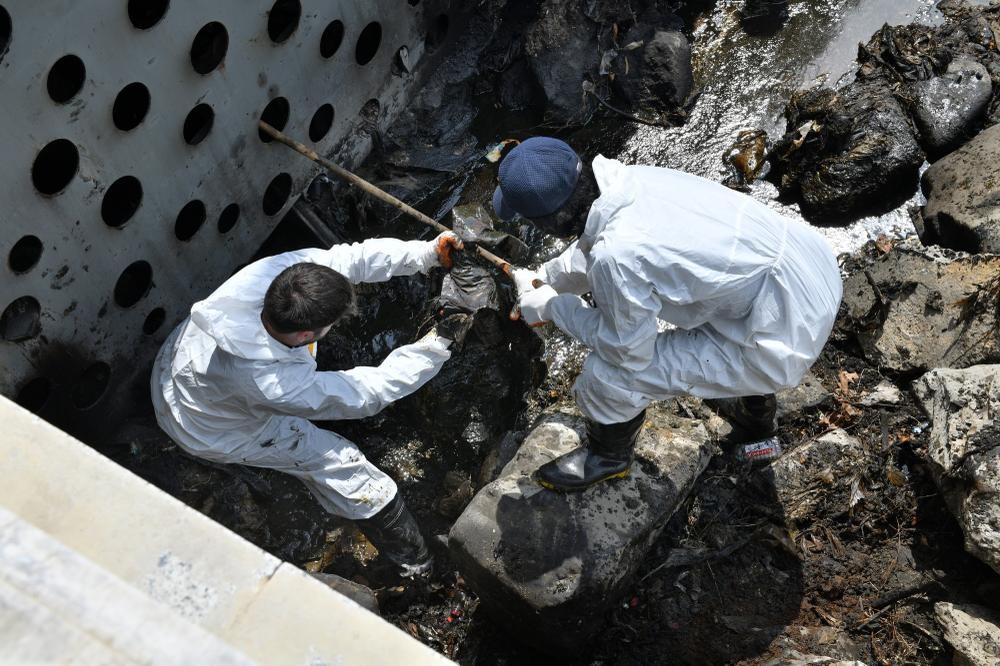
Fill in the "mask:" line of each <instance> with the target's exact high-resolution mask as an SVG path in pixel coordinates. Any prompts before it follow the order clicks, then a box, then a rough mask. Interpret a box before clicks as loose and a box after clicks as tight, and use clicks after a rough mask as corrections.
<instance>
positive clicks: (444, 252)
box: [288, 231, 461, 284]
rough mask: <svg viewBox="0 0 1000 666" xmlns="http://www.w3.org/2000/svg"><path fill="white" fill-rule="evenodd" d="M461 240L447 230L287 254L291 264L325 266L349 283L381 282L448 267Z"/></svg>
mask: <svg viewBox="0 0 1000 666" xmlns="http://www.w3.org/2000/svg"><path fill="white" fill-rule="evenodd" d="M460 247H461V241H459V240H458V238H457V237H456V236H455V235H454V234H453V233H452V232H450V231H448V232H443V233H442V234H440V235H438V236H437V238H435V239H434V240H430V241H404V240H399V239H397V238H371V239H369V240H366V241H363V242H361V243H350V244H346V243H345V244H343V245H334V246H333V247H331V248H330V249H329V250H321V249H319V248H309V249H305V250H298V251H296V252H290V253H288V255H289V258H290V259H291V263H297V262H300V261H310V262H312V263H316V264H321V265H323V266H329V267H330V268H332V269H333V270H335V271H337V272H338V273H340V274H341V275H343V276H344V277H346V278H347V279H348V280H349V281H350V282H351V283H353V284H358V283H361V282H384V281H386V280H388V279H390V278H392V277H395V276H397V275H413V274H414V273H426V272H427V271H429V270H430V269H432V268H435V267H437V266H443V267H444V268H450V266H451V263H450V259H451V257H450V252H451V249H452V248H460Z"/></svg>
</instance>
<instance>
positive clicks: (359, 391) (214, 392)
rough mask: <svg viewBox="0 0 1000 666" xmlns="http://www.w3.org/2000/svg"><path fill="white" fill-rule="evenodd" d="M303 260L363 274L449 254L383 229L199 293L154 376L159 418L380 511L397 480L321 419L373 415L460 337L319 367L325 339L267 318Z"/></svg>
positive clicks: (282, 258)
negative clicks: (285, 277)
mask: <svg viewBox="0 0 1000 666" xmlns="http://www.w3.org/2000/svg"><path fill="white" fill-rule="evenodd" d="M300 262H312V263H316V264H321V265H323V266H328V267H330V268H332V269H333V270H335V271H337V272H338V273H340V274H342V275H344V276H345V277H346V278H347V279H348V280H349V281H350V282H351V283H359V282H380V281H384V280H388V279H389V278H391V277H393V276H396V275H412V274H414V273H416V272H418V271H419V272H426V271H427V270H428V269H429V268H431V267H433V266H437V265H438V257H437V253H436V243H435V242H434V241H430V242H423V241H400V240H395V239H387V238H381V239H373V240H367V241H365V242H363V243H355V244H352V245H337V246H334V247H332V248H330V249H329V250H321V249H306V250H299V251H296V252H287V253H285V254H280V255H277V256H274V257H268V258H266V259H261V260H260V261H257V262H254V263H253V264H250V265H249V266H247V267H245V268H243V269H242V270H240V271H239V272H238V273H236V274H235V275H233V276H232V277H231V278H229V279H228V280H227V281H226V282H225V283H224V284H223V285H222V286H221V287H219V288H218V289H217V290H216V291H215V292H214V293H213V294H212V295H211V296H209V297H208V298H206V299H205V300H203V301H200V302H198V303H195V304H194V306H193V307H192V308H191V315H190V316H189V317H188V318H187V319H185V320H184V321H183V322H182V323H181V324H180V325H179V326H178V327H177V328H176V329H175V330H174V331H173V333H171V335H170V337H168V338H167V340H166V341H165V342H164V344H163V347H162V348H161V349H160V353H159V355H158V356H157V358H156V363H155V365H154V367H153V375H152V380H151V388H152V396H153V406H154V408H155V410H156V418H157V421H158V422H159V424H160V427H161V428H163V430H164V431H166V433H167V434H168V435H170V437H171V438H173V440H174V441H175V442H177V444H178V445H179V446H180V447H181V448H183V449H184V450H186V451H187V452H189V453H191V454H192V455H195V456H198V457H201V458H205V459H208V460H212V461H215V462H222V463H239V464H244V465H251V466H255V467H268V468H271V469H276V470H279V471H282V472H285V473H287V474H291V475H292V476H295V477H297V478H299V479H300V480H301V481H302V482H303V483H305V485H306V486H307V487H308V488H309V490H310V491H312V493H313V494H314V495H315V496H316V498H317V499H318V500H319V502H320V504H321V505H322V506H323V507H324V509H326V510H327V511H329V512H330V513H334V514H336V515H339V516H343V517H345V518H350V519H363V518H369V517H371V516H373V515H375V514H376V513H378V511H379V510H380V509H382V508H383V507H384V506H385V505H386V504H388V503H389V502H390V501H391V500H392V498H393V497H394V496H395V494H396V485H395V483H394V482H393V481H392V479H390V478H389V477H388V476H386V475H385V474H384V473H383V472H382V471H381V470H379V469H378V468H377V467H375V466H374V465H372V464H371V463H370V462H368V461H367V460H366V459H365V457H364V456H363V455H362V454H361V452H360V451H359V450H358V448H357V447H356V446H355V445H354V444H353V443H351V442H350V441H348V440H346V439H344V438H343V437H341V436H339V435H337V434H336V433H333V432H329V431H327V430H322V429H320V428H317V427H316V426H315V425H313V424H312V423H311V422H310V419H318V420H338V419H358V418H363V417H366V416H371V415H372V414H375V413H377V412H379V411H380V410H382V409H383V408H384V407H385V406H386V405H388V404H389V403H391V402H393V401H394V400H398V399H400V398H403V397H405V396H407V395H409V394H411V393H413V392H414V391H416V390H417V389H418V388H420V387H421V386H423V385H424V384H425V383H426V382H427V381H428V380H430V379H431V378H432V377H434V375H435V374H437V372H438V371H439V370H440V369H441V366H442V365H444V362H445V361H446V360H448V358H449V356H450V352H449V351H448V345H449V341H448V340H445V339H443V338H440V337H437V336H435V335H430V336H427V337H425V338H424V339H422V340H420V341H418V342H416V343H414V344H410V345H406V346H403V347H400V348H399V349H396V350H394V351H393V352H392V353H390V354H389V356H388V357H387V358H386V359H385V360H384V361H383V362H382V363H381V364H380V365H379V366H378V367H357V368H353V369H351V370H345V371H340V372H319V371H317V370H316V360H315V358H314V356H313V353H312V351H311V350H310V347H312V348H313V349H314V348H315V347H314V346H312V345H310V346H308V347H305V346H304V347H297V348H291V347H287V346H285V345H284V344H282V343H280V342H278V341H277V340H275V339H274V338H272V337H271V336H270V335H269V334H268V333H267V331H266V330H265V329H264V326H263V324H262V323H261V318H260V316H261V310H262V308H263V303H264V294H265V293H266V291H267V288H268V287H269V286H270V284H271V282H272V280H274V278H275V277H276V276H277V275H278V274H279V273H280V272H281V271H283V270H284V269H285V268H288V267H289V266H291V265H293V264H296V263H300Z"/></svg>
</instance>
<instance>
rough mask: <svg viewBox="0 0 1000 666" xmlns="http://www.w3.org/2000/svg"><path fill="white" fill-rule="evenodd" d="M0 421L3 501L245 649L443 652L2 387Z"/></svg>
mask: <svg viewBox="0 0 1000 666" xmlns="http://www.w3.org/2000/svg"><path fill="white" fill-rule="evenodd" d="M0 423H3V424H4V433H3V435H2V436H0V506H2V507H6V509H7V510H9V511H10V512H11V513H13V514H14V515H16V516H18V517H19V518H20V519H22V520H24V521H25V522H27V523H30V524H31V525H34V526H35V527H36V528H38V529H39V530H41V531H43V532H45V533H46V534H48V535H49V536H50V537H52V538H53V539H55V540H56V541H58V542H60V543H62V544H63V545H64V546H65V547H67V548H68V549H70V550H72V551H76V553H78V554H79V555H81V556H82V557H84V558H86V559H88V560H90V561H91V562H92V563H93V564H95V565H97V566H98V567H100V568H102V569H104V570H106V571H108V572H110V573H112V574H114V575H115V576H117V577H118V578H119V579H121V580H122V581H124V582H125V583H128V584H129V585H131V586H133V587H134V588H136V589H137V590H139V591H140V592H142V593H145V594H146V595H148V596H149V597H150V598H152V599H154V600H156V601H158V602H160V603H162V604H164V605H166V606H167V607H169V608H171V609H172V610H173V611H174V612H175V613H176V614H178V615H180V616H181V617H183V618H186V619H187V620H190V621H191V622H193V623H194V624H196V625H198V626H200V627H202V628H203V629H205V630H206V631H208V632H210V633H211V634H214V635H215V636H216V637H218V638H220V639H222V641H224V642H226V643H228V644H229V645H231V646H234V647H236V648H237V649H238V650H240V651H242V652H244V653H246V654H247V655H248V656H249V657H251V658H252V659H255V660H258V661H260V662H263V663H268V664H305V663H309V664H317V663H330V662H333V663H365V664H380V663H407V664H425V663H436V664H440V663H449V662H448V661H447V660H446V659H445V658H444V657H443V656H441V655H440V654H438V653H436V652H434V651H433V650H431V649H430V648H428V647H426V646H424V645H423V644H421V643H419V642H418V641H416V640H414V639H413V638H411V637H410V636H409V635H408V634H406V633H404V632H402V631H400V630H399V629H398V628H396V627H394V626H392V625H390V624H389V623H387V622H385V621H384V620H382V619H381V618H379V617H378V616H376V615H373V614H372V613H369V612H368V611H366V610H365V609H363V608H361V607H360V606H358V605H357V604H356V603H354V602H353V601H351V600H350V599H347V598H346V597H344V596H342V595H340V594H338V593H336V592H334V591H333V590H330V589H329V588H328V587H326V586H325V585H323V584H322V583H320V582H318V581H316V580H313V579H312V578H311V577H310V576H308V575H307V574H305V573H304V572H302V571H301V570H299V569H298V568H296V567H294V566H293V565H290V564H286V563H282V562H281V561H280V560H278V559H277V558H275V557H273V556H271V555H269V554H267V553H266V552H264V551H263V550H261V549H259V548H257V547H256V546H254V545H253V544H251V543H249V542H247V541H245V540H244V539H242V538H240V537H239V536H237V535H235V534H233V533H232V532H230V531H228V530H227V529H225V528H224V527H222V526H221V525H219V524H217V523H215V522H213V521H212V520H210V519H208V518H207V517H205V516H203V515H202V514H200V513H198V512H197V511H195V510H193V509H191V508H189V507H187V506H186V505H184V504H183V503H182V502H180V501H179V500H176V499H174V498H173V497H171V496H169V495H167V494H166V493H164V492H162V491H160V490H159V489H157V488H155V487H154V486H152V485H151V484H149V483H147V482H146V481H143V480H142V479H140V478H139V477H137V476H135V475H134V474H132V473H131V472H129V471H127V470H125V469H124V468H122V467H120V466H118V465H116V464H115V463H113V462H112V461H110V460H108V459H106V458H104V457H103V456H101V455H100V454H98V453H97V452H95V451H94V450H93V449H91V448H89V447H87V446H86V445H84V444H82V443H80V442H79V441H77V440H75V439H73V438H72V437H70V436H68V435H66V434H65V433H63V432H62V431H60V430H58V429H57V428H55V427H53V426H51V425H49V424H48V423H46V422H44V421H42V420H40V419H38V418H37V417H35V416H34V415H32V414H30V413H29V412H27V411H25V410H23V409H21V408H20V407H18V406H17V405H15V404H14V403H12V402H10V401H9V400H7V399H6V398H2V397H0ZM3 566H7V565H6V563H4V562H0V567H3ZM2 613H3V609H2V608H0V614H2ZM203 663H204V662H203Z"/></svg>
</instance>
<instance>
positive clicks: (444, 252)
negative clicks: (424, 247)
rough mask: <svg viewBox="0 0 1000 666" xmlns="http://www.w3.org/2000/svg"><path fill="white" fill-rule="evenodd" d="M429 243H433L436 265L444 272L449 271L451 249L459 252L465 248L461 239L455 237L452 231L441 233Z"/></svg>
mask: <svg viewBox="0 0 1000 666" xmlns="http://www.w3.org/2000/svg"><path fill="white" fill-rule="evenodd" d="M431 242H432V243H434V253H435V254H436V255H437V261H438V264H439V265H440V266H441V268H443V269H445V270H451V266H452V260H451V251H452V249H455V250H461V249H462V248H463V247H465V246H464V245H463V243H462V239H461V238H459V237H458V236H457V235H455V232H454V231H442V232H441V233H440V234H438V237H437V238H435V239H434V240H433V241H431Z"/></svg>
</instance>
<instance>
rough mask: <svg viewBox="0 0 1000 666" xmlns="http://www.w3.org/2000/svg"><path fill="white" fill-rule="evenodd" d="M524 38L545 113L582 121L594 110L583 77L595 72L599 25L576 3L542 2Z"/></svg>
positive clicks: (553, 0) (561, 118) (597, 56)
mask: <svg viewBox="0 0 1000 666" xmlns="http://www.w3.org/2000/svg"><path fill="white" fill-rule="evenodd" d="M538 16H539V18H538V19H537V20H536V21H535V22H534V23H533V24H532V25H531V27H530V28H529V29H528V32H527V34H526V35H525V42H524V53H525V55H527V56H528V61H529V62H530V63H531V69H532V71H534V73H535V79H536V80H537V81H538V84H539V85H540V86H541V88H542V91H543V93H544V95H545V101H546V112H547V113H549V114H550V115H552V116H553V117H554V118H557V119H559V120H562V121H564V122H582V121H584V120H586V118H587V117H589V115H590V113H591V112H592V111H593V101H592V98H591V97H589V96H585V95H584V93H583V81H584V77H585V76H588V75H591V74H594V73H596V72H597V70H598V65H599V64H600V57H599V54H598V50H597V48H596V45H597V33H598V26H597V24H596V23H594V22H593V21H591V20H590V19H589V18H587V17H586V16H585V15H584V14H583V12H582V11H581V8H580V3H578V2H568V1H567V0H544V1H543V2H542V4H541V6H540V7H539V9H538Z"/></svg>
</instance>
